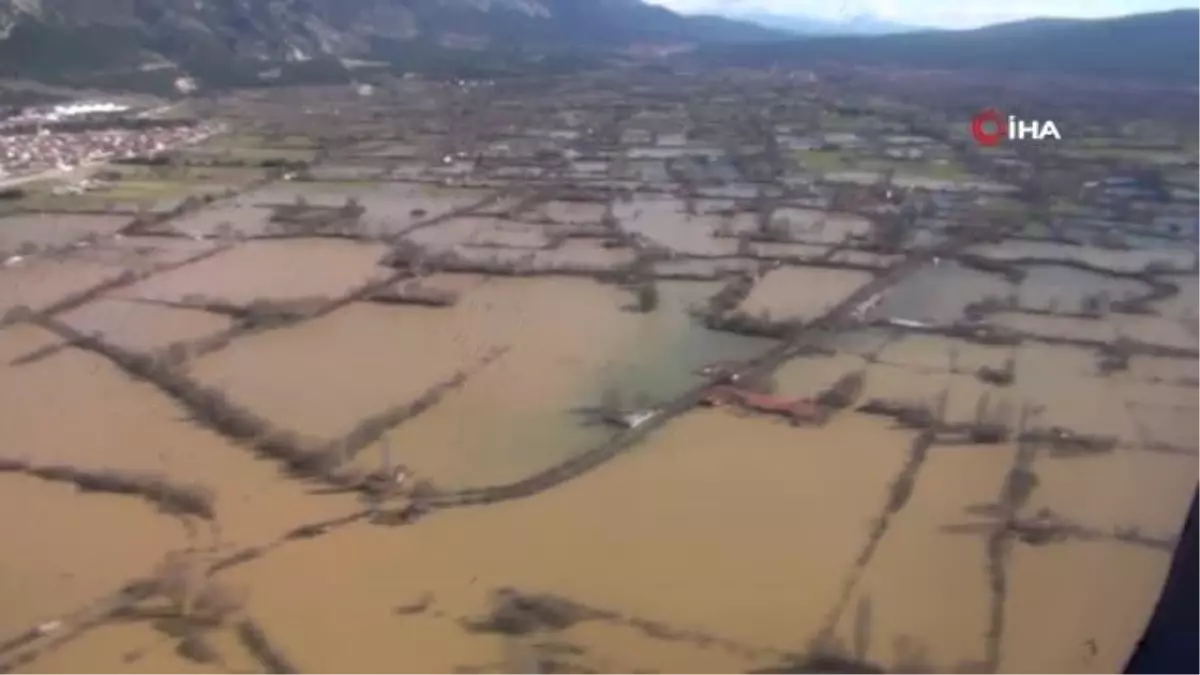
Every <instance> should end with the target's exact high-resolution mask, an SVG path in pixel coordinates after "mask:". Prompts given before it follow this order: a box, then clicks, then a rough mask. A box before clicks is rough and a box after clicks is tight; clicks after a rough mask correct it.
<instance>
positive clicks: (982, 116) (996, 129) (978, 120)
mask: <svg viewBox="0 0 1200 675" xmlns="http://www.w3.org/2000/svg"><path fill="white" fill-rule="evenodd" d="M971 136H973V137H974V138H975V142H976V143H978V144H980V145H983V146H987V147H992V146H996V145H1000V141H1001V140H1003V139H1005V138H1007V137H1008V123H1007V121H1006V120H1005V119H1004V115H1002V114H1000V111H999V110H996V109H995V108H988V109H987V110H984V111H983V112H981V113H979V114H978V115H975V116H974V117H972V118H971Z"/></svg>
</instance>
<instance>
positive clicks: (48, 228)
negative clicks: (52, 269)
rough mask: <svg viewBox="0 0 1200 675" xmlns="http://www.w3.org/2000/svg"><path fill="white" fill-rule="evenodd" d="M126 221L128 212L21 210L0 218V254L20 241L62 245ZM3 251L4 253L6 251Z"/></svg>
mask: <svg viewBox="0 0 1200 675" xmlns="http://www.w3.org/2000/svg"><path fill="white" fill-rule="evenodd" d="M128 223H129V217H128V216H89V215H61V214H55V215H48V214H24V215H17V216H6V217H3V218H0V258H3V257H6V255H7V253H16V252H17V251H18V250H20V249H21V248H22V245H25V246H26V247H28V246H37V247H43V246H63V245H66V244H71V243H74V242H77V241H80V240H82V239H84V238H87V237H89V236H90V237H102V236H106V235H112V234H115V233H116V232H117V230H119V229H121V228H122V227H124V226H125V225H126V224H128ZM6 252H7V253H6Z"/></svg>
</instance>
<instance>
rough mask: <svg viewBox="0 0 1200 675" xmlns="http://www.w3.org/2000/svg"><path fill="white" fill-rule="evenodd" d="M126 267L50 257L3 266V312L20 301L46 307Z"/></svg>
mask: <svg viewBox="0 0 1200 675" xmlns="http://www.w3.org/2000/svg"><path fill="white" fill-rule="evenodd" d="M125 271H126V270H125V268H124V267H123V266H118V265H110V264H104V263H94V262H87V261H82V260H71V259H68V260H54V259H49V258H34V259H31V260H27V261H23V262H22V263H20V264H18V265H12V266H9V267H0V315H2V314H3V313H4V312H7V311H8V310H10V309H12V308H14V307H18V306H21V305H24V306H25V307H29V308H31V309H44V308H46V307H48V306H50V305H52V304H54V303H55V302H56V301H58V300H61V299H62V298H63V297H65V296H68V295H71V294H74V293H80V292H82V291H86V290H87V289H89V288H91V287H93V286H95V285H97V284H99V283H102V282H105V281H112V280H115V279H118V278H119V277H120V276H121V275H122V274H123V273H124V272H125Z"/></svg>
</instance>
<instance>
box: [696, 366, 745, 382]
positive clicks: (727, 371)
mask: <svg viewBox="0 0 1200 675" xmlns="http://www.w3.org/2000/svg"><path fill="white" fill-rule="evenodd" d="M738 365H739V364H737V363H735V362H733V361H718V362H716V363H710V364H708V365H706V366H702V367H700V368H699V369H697V370H696V374H697V375H699V376H701V377H711V378H715V379H718V380H721V381H722V382H737V381H738V379H740V377H741V375H740V374H738V372H737V371H738Z"/></svg>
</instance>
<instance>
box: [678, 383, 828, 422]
mask: <svg viewBox="0 0 1200 675" xmlns="http://www.w3.org/2000/svg"><path fill="white" fill-rule="evenodd" d="M701 402H702V403H703V404H705V405H709V406H721V405H735V406H738V407H739V408H742V409H744V410H750V411H753V412H758V413H764V414H767V415H780V416H783V417H786V418H787V419H788V420H790V421H791V422H792V424H820V423H822V422H824V421H825V419H826V418H827V417H828V410H827V409H826V407H825V406H822V405H820V404H819V403H817V402H816V401H814V400H812V399H809V398H798V399H784V398H780V397H778V396H771V395H768V394H758V393H755V392H752V391H747V390H745V389H739V388H737V387H731V386H728V385H717V386H714V387H711V388H710V389H709V390H708V391H706V392H705V393H704V398H703V399H702V400H701Z"/></svg>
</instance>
